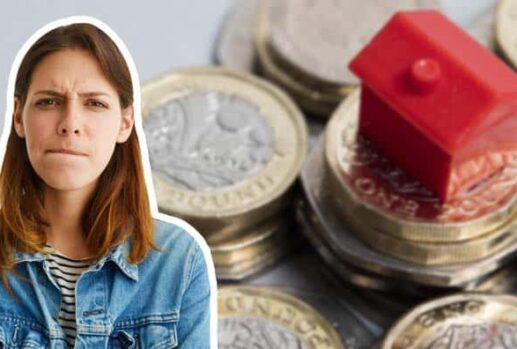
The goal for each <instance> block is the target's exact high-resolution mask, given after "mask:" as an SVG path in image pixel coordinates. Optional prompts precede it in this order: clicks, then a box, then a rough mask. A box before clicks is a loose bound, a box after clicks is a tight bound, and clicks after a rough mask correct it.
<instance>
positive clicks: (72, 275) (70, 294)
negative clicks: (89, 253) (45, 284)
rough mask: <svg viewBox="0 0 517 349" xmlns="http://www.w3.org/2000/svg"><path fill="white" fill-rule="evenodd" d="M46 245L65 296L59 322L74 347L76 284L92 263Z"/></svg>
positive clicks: (50, 261) (49, 259) (52, 266)
mask: <svg viewBox="0 0 517 349" xmlns="http://www.w3.org/2000/svg"><path fill="white" fill-rule="evenodd" d="M45 247H46V248H47V249H48V250H49V252H50V255H49V256H48V257H47V260H48V263H49V267H50V273H51V274H52V276H53V277H54V280H55V281H56V283H57V284H58V285H59V288H60V289H61V294H62V296H63V297H62V301H61V306H60V310H59V323H60V324H61V327H62V328H63V331H64V332H65V335H66V341H67V343H68V345H69V346H70V348H73V347H74V344H75V336H76V323H75V284H76V282H77V279H79V276H81V274H82V273H83V272H84V271H86V270H87V269H88V268H89V267H90V263H87V262H85V261H84V260H87V259H88V258H81V259H72V258H69V257H66V256H65V255H63V254H62V253H60V252H59V251H57V250H55V249H54V248H53V247H52V245H50V244H48V243H47V244H45Z"/></svg>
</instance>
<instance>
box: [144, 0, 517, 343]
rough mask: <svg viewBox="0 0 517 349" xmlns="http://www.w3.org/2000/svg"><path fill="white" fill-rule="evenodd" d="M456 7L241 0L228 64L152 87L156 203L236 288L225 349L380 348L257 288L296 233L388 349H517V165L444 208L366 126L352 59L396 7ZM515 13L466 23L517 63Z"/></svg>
mask: <svg viewBox="0 0 517 349" xmlns="http://www.w3.org/2000/svg"><path fill="white" fill-rule="evenodd" d="M444 4H445V2H444V1H441V0H404V1H398V2H396V3H395V2H381V1H374V0H366V1H334V0H318V1H314V0H247V1H242V0H237V1H236V2H235V7H234V9H233V10H232V12H231V14H230V15H229V17H227V21H226V23H225V25H224V27H223V28H222V31H221V35H220V39H219V42H218V45H217V47H216V51H215V56H216V59H217V61H218V63H220V64H221V65H224V66H226V67H228V68H231V69H232V70H233V72H232V71H230V70H226V69H216V68H197V69H186V70H176V71H174V72H171V73H169V74H166V75H164V76H162V77H159V78H157V79H155V80H153V81H150V82H148V83H146V84H145V85H144V87H143V89H142V95H143V116H144V130H145V131H146V136H147V141H148V149H149V151H150V158H151V165H152V168H153V181H154V184H155V188H156V194H157V198H158V206H159V208H160V210H161V211H163V212H165V213H170V214H173V215H176V216H180V217H183V218H185V219H186V220H187V221H188V222H190V223H191V224H193V225H194V226H195V227H196V228H197V229H198V230H199V231H200V232H201V233H202V234H203V235H204V236H205V238H206V240H207V242H208V243H209V245H210V248H211V250H212V255H213V259H214V262H215V266H216V273H217V277H218V279H219V281H223V282H224V281H227V280H228V281H235V280H238V281H240V283H239V284H237V285H234V286H223V283H220V287H219V289H218V297H219V319H220V321H219V347H220V348H228V349H230V348H250V347H261V348H338V349H340V348H348V349H363V348H365V349H366V348H371V347H372V345H373V343H369V344H368V345H367V346H363V343H365V342H361V341H355V342H354V341H353V338H352V337H353V336H354V335H356V336H361V334H358V333H361V332H360V331H357V325H356V324H352V322H349V321H343V322H342V323H338V324H335V323H333V322H332V321H331V320H335V319H330V318H327V319H326V318H325V316H324V315H323V313H322V312H321V311H320V310H321V309H319V308H318V307H317V306H315V305H314V304H313V305H312V306H311V305H309V304H308V303H307V302H304V301H302V300H301V299H300V298H298V297H296V295H295V293H294V294H293V293H291V294H289V293H285V292H282V291H280V290H279V289H278V288H277V289H275V288H273V287H267V288H264V287H255V286H251V285H250V284H252V283H253V278H251V276H254V275H256V274H257V273H259V272H261V271H264V270H265V269H266V267H267V266H272V265H274V264H276V263H278V261H279V260H280V258H281V257H282V256H285V255H286V254H287V253H288V252H289V249H292V248H293V245H295V244H296V242H298V241H300V237H301V236H300V235H298V234H297V233H298V230H301V232H302V233H303V236H305V238H306V240H308V242H309V244H310V246H309V247H312V248H313V249H314V250H316V252H317V254H316V253H314V255H315V256H316V257H318V258H320V257H321V258H320V259H322V260H323V261H324V262H325V266H324V273H325V274H326V275H327V276H328V279H329V282H331V284H332V285H335V291H336V292H338V293H339V292H341V295H342V296H343V298H344V297H346V295H347V294H348V293H347V291H348V290H350V289H354V290H358V293H359V294H360V295H361V297H364V299H361V302H359V301H358V300H357V299H345V300H343V301H344V302H348V303H347V307H349V308H350V309H354V311H355V312H356V314H357V318H358V319H360V320H361V321H359V322H364V323H368V324H369V325H371V324H372V323H375V324H380V323H381V322H382V323H383V324H382V328H383V331H382V332H383V333H382V335H378V336H377V337H376V338H377V342H376V348H378V349H380V348H382V349H392V348H393V349H395V348H432V349H439V348H452V347H454V348H460V347H466V346H468V347H469V348H470V347H471V348H487V349H488V348H517V338H516V336H515V333H517V318H516V316H515V314H517V311H516V310H517V309H516V308H517V300H516V298H515V297H510V296H500V295H498V294H502V293H516V292H517V270H516V268H515V260H516V257H517V252H516V250H517V232H516V230H517V216H516V215H517V202H516V200H517V193H516V191H517V155H516V156H515V158H511V159H510V160H511V161H510V162H509V165H508V166H507V167H506V168H505V169H504V170H503V171H501V172H499V173H497V174H496V175H494V176H492V177H490V178H488V179H487V180H486V181H484V182H483V183H481V184H480V185H478V186H476V187H474V188H472V189H471V190H470V191H469V192H468V193H466V194H465V196H464V197H462V198H461V199H459V200H455V201H453V202H448V203H447V204H441V203H439V202H438V200H437V199H436V198H435V197H434V196H433V195H432V194H431V193H430V192H429V191H427V190H426V189H425V188H424V187H422V186H421V185H420V184H419V183H418V182H416V181H414V180H412V179H411V178H410V177H408V176H407V175H406V174H405V173H404V172H403V171H402V170H400V169H398V168H397V167H396V166H394V165H393V164H392V163H391V162H390V161H389V160H387V159H386V158H385V157H384V156H382V154H380V153H378V152H377V151H376V150H375V149H374V148H373V147H372V146H371V145H370V144H369V142H368V141H367V140H366V139H364V138H363V137H361V135H360V134H358V132H357V123H358V110H359V90H358V88H357V86H358V83H359V81H358V80H357V79H356V78H355V77H354V76H352V74H351V73H350V72H349V71H348V70H347V64H348V62H349V61H350V59H351V58H352V57H354V56H355V55H356V53H358V52H359V50H360V49H361V48H362V47H363V46H364V45H365V44H367V42H368V41H369V40H370V39H371V38H372V36H373V35H374V34H375V33H376V32H377V31H378V30H379V29H380V28H381V27H382V26H383V25H384V24H385V23H386V21H387V20H388V19H389V18H390V17H391V15H392V14H393V13H394V12H395V11H398V10H409V9H420V8H426V9H428V8H434V9H439V10H443V8H442V7H444ZM470 7H471V6H469V7H466V10H467V9H470ZM472 7H474V6H472ZM496 12H497V16H494V13H496ZM494 18H496V19H497V22H496V23H495V26H494ZM516 18H517V0H502V1H500V4H499V6H498V8H497V11H496V9H495V1H494V5H493V6H492V7H490V8H489V9H488V8H487V10H486V11H484V12H483V13H482V14H481V15H480V16H478V17H476V18H475V19H474V20H472V21H471V22H469V23H463V27H464V29H466V30H467V31H468V32H469V33H470V34H471V35H473V36H474V37H475V38H476V39H477V40H478V41H479V42H481V43H482V44H483V45H485V46H486V47H487V48H489V49H491V50H495V49H497V50H499V52H500V53H502V54H503V56H504V57H505V58H506V59H507V61H508V63H510V64H512V65H513V66H515V67H517V49H516V48H517V45H515V42H517V36H516V35H515V30H514V28H515V24H517V20H516ZM494 28H495V31H494V30H493V29H494ZM494 33H495V35H494ZM252 74H259V75H261V76H262V77H263V78H265V79H268V80H270V82H271V83H268V82H266V81H265V80H263V79H260V78H258V77H254V76H252ZM275 86H278V87H275ZM283 91H285V92H283ZM288 96H290V97H291V98H292V100H291V98H289V97H288ZM298 107H299V108H300V109H301V110H303V111H304V112H306V115H305V116H306V118H304V115H302V114H301V112H300V111H299V109H298ZM315 116H316V118H314V117H315ZM306 122H307V124H308V126H309V132H310V136H311V139H310V144H309V148H310V149H311V151H310V154H309V155H308V156H307V158H306V156H305V155H306V154H305V153H306V150H307V143H308V141H307V129H306V125H305V123H306ZM325 123H326V124H325ZM323 130H324V134H323V135H321V137H319V136H320V134H321V133H322V132H323ZM318 137H319V138H318ZM302 165H303V167H302ZM298 175H299V179H300V180H299V184H300V185H299V187H298V188H297V187H293V185H294V183H295V180H296V177H297V176H298ZM293 208H294V214H293V212H292V209H293ZM294 218H296V221H297V223H298V226H297V227H294V226H293V220H294ZM273 273H274V271H273ZM307 273H308V274H310V273H313V271H307ZM279 274H280V275H279V276H278V277H279V278H283V279H286V280H285V283H289V280H288V279H289V278H288V275H285V273H279ZM244 278H246V280H245V282H244V280H243V279H244ZM320 281H321V280H320ZM244 283H246V284H247V285H243V284H244ZM465 291H476V292H483V293H484V294H479V293H464V292H465ZM452 292H461V293H458V294H455V295H451V296H447V297H442V296H443V294H444V293H452ZM348 295H349V294H348ZM436 297H440V298H436ZM428 298H431V300H428V301H427V302H425V303H423V304H421V305H419V306H416V307H415V304H417V303H419V302H421V301H422V300H424V299H428ZM354 302H355V303H354ZM359 303H361V304H359ZM402 313H406V315H404V316H402V317H400V319H399V320H398V321H396V322H395V323H394V324H393V321H394V320H395V319H397V318H398V317H399V316H400V315H401V314H402ZM327 315H328V314H327ZM354 326H356V327H354ZM388 327H390V328H389V329H388ZM384 330H388V331H386V332H385V333H384ZM351 339H352V340H351ZM370 342H373V340H371V341H370ZM354 343H355V344H354ZM358 343H359V344H358Z"/></svg>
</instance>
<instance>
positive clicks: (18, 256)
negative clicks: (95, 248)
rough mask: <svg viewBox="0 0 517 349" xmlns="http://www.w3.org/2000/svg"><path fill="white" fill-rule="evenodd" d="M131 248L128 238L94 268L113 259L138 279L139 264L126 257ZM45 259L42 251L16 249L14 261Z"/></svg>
mask: <svg viewBox="0 0 517 349" xmlns="http://www.w3.org/2000/svg"><path fill="white" fill-rule="evenodd" d="M130 248H131V243H130V241H129V240H126V241H124V242H123V243H121V244H119V245H117V246H115V247H113V248H112V249H111V250H110V251H109V252H108V253H107V254H106V255H105V256H104V257H102V258H101V259H100V260H99V261H98V262H97V263H96V267H95V268H94V269H95V270H98V269H100V268H102V266H103V265H104V263H106V262H107V261H110V260H111V261H113V262H114V263H115V264H116V265H117V266H118V267H119V269H120V270H121V271H122V273H124V275H126V276H128V277H129V278H131V279H132V280H134V281H138V266H137V265H136V264H131V263H129V262H128V261H127V260H126V257H127V256H129V252H130ZM44 260H45V255H44V254H43V253H41V252H35V253H26V252H20V251H16V253H15V261H14V263H15V264H17V263H20V262H35V261H44Z"/></svg>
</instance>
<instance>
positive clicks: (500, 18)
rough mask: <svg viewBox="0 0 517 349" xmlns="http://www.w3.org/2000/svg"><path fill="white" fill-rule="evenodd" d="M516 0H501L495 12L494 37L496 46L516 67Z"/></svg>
mask: <svg viewBox="0 0 517 349" xmlns="http://www.w3.org/2000/svg"><path fill="white" fill-rule="evenodd" d="M516 27H517V1H516V0H501V1H500V2H499V6H498V8H497V12H496V24H495V37H496V43H497V46H498V48H499V49H500V51H501V53H502V54H503V56H504V57H505V58H506V59H507V60H508V61H509V63H510V64H511V65H512V66H513V67H514V69H517V31H516V30H515V28H516Z"/></svg>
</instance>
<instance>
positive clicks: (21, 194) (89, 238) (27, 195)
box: [0, 23, 160, 296]
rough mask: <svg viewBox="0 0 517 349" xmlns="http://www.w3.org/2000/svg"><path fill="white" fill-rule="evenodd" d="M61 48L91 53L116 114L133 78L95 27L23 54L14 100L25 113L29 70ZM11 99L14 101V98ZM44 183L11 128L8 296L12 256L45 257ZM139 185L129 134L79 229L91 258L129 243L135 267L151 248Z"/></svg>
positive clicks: (2, 253)
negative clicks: (116, 103)
mask: <svg viewBox="0 0 517 349" xmlns="http://www.w3.org/2000/svg"><path fill="white" fill-rule="evenodd" d="M66 49H79V50H85V51H87V52H89V53H91V54H92V55H93V56H94V57H95V58H96V59H97V62H98V63H99V65H100V67H101V70H102V72H103V73H104V75H105V76H106V77H107V78H108V80H109V81H110V82H111V83H112V84H113V86H114V87H115V88H116V90H117V92H118V94H119V97H120V105H121V108H126V107H128V106H130V105H131V104H132V103H133V87H132V81H131V75H130V73H129V69H128V66H127V64H126V61H125V59H124V57H123V56H122V54H121V53H120V51H119V50H118V48H117V46H116V45H115V43H114V42H113V41H112V40H111V39H110V38H109V37H108V36H107V35H106V34H105V33H104V32H103V31H102V30H100V29H99V28H97V27H95V26H94V25H91V24H87V23H77V24H71V25H67V26H63V27H59V28H56V29H53V30H51V31H49V32H48V33H46V34H45V35H43V36H42V37H41V38H40V39H39V40H38V41H36V42H35V43H34V45H33V46H32V47H31V48H30V49H29V51H28V52H27V53H26V55H25V57H24V58H23V60H22V62H21V65H20V67H19V69H18V74H17V76H16V85H15V96H16V97H18V98H19V100H20V108H19V110H22V109H23V105H24V104H25V101H26V98H27V91H28V90H29V86H30V83H31V77H32V73H33V71H34V69H35V67H36V66H37V65H38V64H39V63H40V62H41V61H42V60H43V59H44V58H45V57H46V56H48V55H49V54H52V53H54V52H58V51H61V50H66ZM13 97H14V96H13ZM42 193H43V182H42V180H41V178H39V176H38V175H37V174H36V173H35V171H34V170H33V168H32V166H31V164H30V162H29V158H28V154H27V150H26V145H25V140H24V139H22V138H20V137H18V135H17V134H16V132H15V131H14V122H13V126H12V127H11V131H10V134H9V138H8V141H7V148H6V152H5V157H4V162H3V164H2V169H1V172H0V266H1V270H0V273H1V277H2V283H3V284H4V286H5V287H6V289H7V290H8V291H9V293H10V294H11V296H13V292H12V289H11V287H10V285H9V282H8V278H7V272H8V271H11V272H13V274H14V275H16V276H18V277H20V275H19V274H18V273H17V272H16V271H15V268H14V266H15V264H14V262H15V250H18V251H21V252H28V253H35V252H41V253H44V251H43V248H44V245H45V242H46V235H45V233H44V230H43V228H44V227H45V226H48V222H47V221H46V220H45V216H44V207H43V195H42ZM148 200H149V199H148V195H147V189H146V186H145V181H144V174H143V167H142V160H141V154H140V146H139V142H138V138H137V134H136V132H135V128H134V127H133V130H132V132H131V135H130V136H129V139H128V140H127V141H126V142H124V143H117V144H116V146H115V150H114V153H113V156H112V158H111V159H110V161H109V163H108V165H107V167H106V169H105V170H104V171H103V172H102V174H101V175H100V178H99V181H98V185H97V188H96V190H95V192H94V193H93V195H92V197H91V199H90V201H89V203H88V204H87V206H86V209H85V211H84V212H85V214H84V216H83V217H82V222H81V225H82V228H83V232H84V234H85V239H86V242H87V244H88V247H89V249H90V250H91V251H94V256H92V257H93V258H92V260H98V259H100V258H102V257H103V256H104V255H105V254H106V253H108V252H109V251H110V249H111V248H113V247H114V246H116V245H118V244H120V243H122V242H124V241H126V240H127V239H130V240H131V251H130V254H129V257H128V261H129V262H130V263H139V262H140V261H142V260H143V259H144V257H145V256H146V255H147V253H148V251H149V249H150V248H154V249H156V250H160V248H159V247H158V246H157V245H156V244H155V241H154V237H153V232H154V220H153V217H152V215H151V211H150V206H149V201H148Z"/></svg>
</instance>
